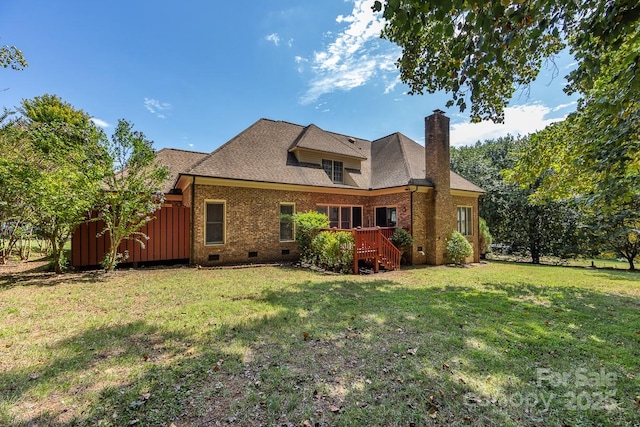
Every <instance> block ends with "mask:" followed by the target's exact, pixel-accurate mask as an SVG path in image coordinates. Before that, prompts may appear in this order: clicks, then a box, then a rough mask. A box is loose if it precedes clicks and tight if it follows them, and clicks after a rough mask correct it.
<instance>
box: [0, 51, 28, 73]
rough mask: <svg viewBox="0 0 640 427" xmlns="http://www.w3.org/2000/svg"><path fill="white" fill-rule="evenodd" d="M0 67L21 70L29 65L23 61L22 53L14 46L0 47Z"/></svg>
mask: <svg viewBox="0 0 640 427" xmlns="http://www.w3.org/2000/svg"><path fill="white" fill-rule="evenodd" d="M0 66H1V67H2V68H11V69H13V70H22V69H24V68H25V67H28V66H29V64H28V63H27V61H26V60H25V59H24V56H23V55H22V51H21V50H20V49H18V48H17V47H15V46H2V47H0Z"/></svg>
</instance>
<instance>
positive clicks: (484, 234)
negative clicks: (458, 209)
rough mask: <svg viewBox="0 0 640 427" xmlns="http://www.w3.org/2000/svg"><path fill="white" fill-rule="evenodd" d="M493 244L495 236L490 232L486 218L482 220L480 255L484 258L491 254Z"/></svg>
mask: <svg viewBox="0 0 640 427" xmlns="http://www.w3.org/2000/svg"><path fill="white" fill-rule="evenodd" d="M491 243H493V236H492V235H491V233H490V232H489V226H488V225H487V222H486V221H485V220H484V218H480V244H479V246H480V255H481V256H482V257H484V255H485V254H488V253H489V252H491Z"/></svg>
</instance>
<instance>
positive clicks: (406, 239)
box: [390, 227, 413, 264]
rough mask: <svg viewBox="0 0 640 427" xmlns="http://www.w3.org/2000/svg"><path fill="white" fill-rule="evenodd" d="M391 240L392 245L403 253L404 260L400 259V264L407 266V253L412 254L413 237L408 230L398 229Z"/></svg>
mask: <svg viewBox="0 0 640 427" xmlns="http://www.w3.org/2000/svg"><path fill="white" fill-rule="evenodd" d="M390 240H391V243H393V246H395V247H396V248H398V250H399V251H400V253H401V256H402V258H401V259H400V262H401V263H402V264H406V263H407V262H408V260H407V254H406V252H411V248H412V247H413V237H411V234H409V232H408V231H407V230H405V229H404V228H400V227H398V228H396V229H395V231H394V232H393V235H392V236H391V239H390Z"/></svg>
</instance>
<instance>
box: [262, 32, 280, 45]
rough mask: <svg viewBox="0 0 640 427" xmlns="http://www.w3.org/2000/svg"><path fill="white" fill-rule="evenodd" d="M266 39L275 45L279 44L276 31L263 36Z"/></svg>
mask: <svg viewBox="0 0 640 427" xmlns="http://www.w3.org/2000/svg"><path fill="white" fill-rule="evenodd" d="M264 39H265V40H266V41H269V42H272V43H273V44H274V45H276V46H280V36H279V35H278V33H271V34H269V35H268V36H266V37H265V38H264Z"/></svg>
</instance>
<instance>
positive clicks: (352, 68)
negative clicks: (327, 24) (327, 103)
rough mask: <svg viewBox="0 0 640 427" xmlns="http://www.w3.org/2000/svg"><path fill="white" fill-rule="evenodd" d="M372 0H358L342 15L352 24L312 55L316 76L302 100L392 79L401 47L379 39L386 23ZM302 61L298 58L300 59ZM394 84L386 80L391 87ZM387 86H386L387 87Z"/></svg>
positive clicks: (341, 21) (342, 21) (390, 88)
mask: <svg viewBox="0 0 640 427" xmlns="http://www.w3.org/2000/svg"><path fill="white" fill-rule="evenodd" d="M372 5H373V0H355V2H354V5H353V11H352V12H351V15H349V16H343V15H339V16H338V17H337V18H336V22H338V23H348V24H349V25H348V26H347V27H346V28H345V29H344V30H342V31H340V32H338V33H337V34H335V37H334V35H333V34H332V33H327V34H329V35H331V36H332V37H334V39H333V41H332V42H331V43H330V44H329V45H328V46H326V47H325V49H323V50H321V51H318V52H314V55H313V58H312V59H311V64H312V70H313V73H314V77H313V78H312V79H311V82H310V84H309V88H308V89H307V91H306V92H305V93H304V95H302V97H301V98H300V103H301V104H310V103H313V102H315V101H316V100H317V99H318V98H320V97H321V96H322V95H324V94H326V93H331V92H333V91H335V90H343V91H349V90H351V89H354V88H356V87H359V86H362V85H364V84H366V83H367V82H369V81H371V80H372V79H374V78H376V77H381V79H382V80H383V81H384V80H389V78H388V76H389V75H392V76H393V77H391V78H390V80H393V79H394V78H395V76H396V75H397V70H396V68H395V65H394V63H395V60H396V59H397V58H398V56H399V49H398V48H397V47H395V46H394V45H392V44H391V43H389V42H385V41H383V40H381V39H380V32H381V31H382V28H383V27H384V19H383V18H382V14H380V13H374V12H373V10H372V9H371V6H372ZM298 63H299V62H298ZM393 87H395V85H393V86H390V85H389V84H387V88H388V91H391V90H392V89H393ZM385 89H386V88H385Z"/></svg>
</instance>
